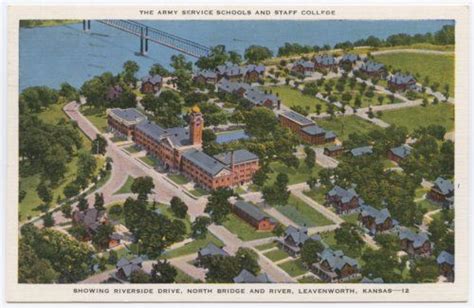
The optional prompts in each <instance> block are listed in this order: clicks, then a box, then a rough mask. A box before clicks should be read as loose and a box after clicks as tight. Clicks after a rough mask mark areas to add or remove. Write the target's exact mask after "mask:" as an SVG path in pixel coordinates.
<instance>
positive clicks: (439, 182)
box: [434, 177, 454, 196]
mask: <svg viewBox="0 0 474 308" xmlns="http://www.w3.org/2000/svg"><path fill="white" fill-rule="evenodd" d="M434 186H435V187H436V188H437V189H438V190H439V191H440V192H441V193H442V194H443V195H445V196H446V195H449V194H451V193H453V192H454V185H453V183H452V182H451V181H450V180H446V179H443V178H442V177H438V178H437V179H436V180H435V181H434Z"/></svg>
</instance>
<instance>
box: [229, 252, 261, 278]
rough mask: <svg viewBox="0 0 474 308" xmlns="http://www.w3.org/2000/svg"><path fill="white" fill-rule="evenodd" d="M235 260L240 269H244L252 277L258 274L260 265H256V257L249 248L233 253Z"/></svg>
mask: <svg viewBox="0 0 474 308" xmlns="http://www.w3.org/2000/svg"><path fill="white" fill-rule="evenodd" d="M235 258H237V260H238V261H239V265H240V266H241V270H242V269H246V270H247V271H249V272H251V273H252V274H254V275H257V274H258V272H260V265H258V255H257V253H256V252H254V251H253V250H252V249H250V248H244V247H240V248H239V249H238V250H237V252H236V253H235Z"/></svg>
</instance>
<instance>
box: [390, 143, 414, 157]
mask: <svg viewBox="0 0 474 308" xmlns="http://www.w3.org/2000/svg"><path fill="white" fill-rule="evenodd" d="M412 149H413V148H412V147H411V146H409V145H407V144H402V145H401V146H399V147H396V148H391V149H390V152H392V153H393V155H396V156H398V157H400V158H405V157H407V156H408V155H410V153H411V150H412Z"/></svg>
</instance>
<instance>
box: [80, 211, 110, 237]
mask: <svg viewBox="0 0 474 308" xmlns="http://www.w3.org/2000/svg"><path fill="white" fill-rule="evenodd" d="M72 221H73V223H75V224H81V225H83V226H84V227H85V228H86V230H87V232H88V233H89V235H92V234H94V233H95V232H96V231H97V228H98V227H99V226H101V225H105V224H107V223H108V222H109V220H108V217H107V213H106V212H105V210H103V211H98V210H97V209H96V208H88V209H86V210H85V211H79V210H77V211H74V213H73V214H72Z"/></svg>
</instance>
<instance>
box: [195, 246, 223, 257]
mask: <svg viewBox="0 0 474 308" xmlns="http://www.w3.org/2000/svg"><path fill="white" fill-rule="evenodd" d="M199 255H200V256H201V257H204V256H217V255H219V256H228V255H229V254H228V253H227V252H225V251H224V250H223V249H222V248H219V247H217V246H216V245H214V244H213V243H209V244H207V246H206V247H203V248H200V249H199Z"/></svg>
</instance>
